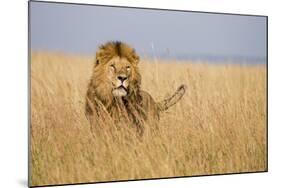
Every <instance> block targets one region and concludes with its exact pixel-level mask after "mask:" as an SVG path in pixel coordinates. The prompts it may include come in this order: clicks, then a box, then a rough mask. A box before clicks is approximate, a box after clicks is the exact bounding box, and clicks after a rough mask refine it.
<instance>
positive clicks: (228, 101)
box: [30, 52, 267, 186]
mask: <svg viewBox="0 0 281 188" xmlns="http://www.w3.org/2000/svg"><path fill="white" fill-rule="evenodd" d="M92 65H93V57H86V56H73V55H64V54H59V53H42V52H33V53H32V55H31V127H30V131H31V132H30V137H31V151H30V157H31V165H30V167H31V168H30V169H31V177H30V178H31V185H33V186H36V185H50V184H69V183H81V182H100V181H114V180H130V179H146V178H159V177H172V176H193V175H205V174H221V173H234V172H235V173H236V172H253V171H265V170H266V169H267V158H266V156H267V153H266V151H267V148H266V141H267V138H266V126H267V124H266V117H267V114H266V113H267V112H266V105H267V104H266V101H267V100H266V66H265V65H237V64H236V65H235V64H208V63H193V62H184V63H183V62H177V61H168V60H167V61H164V60H157V61H156V62H155V61H154V60H144V61H142V62H141V63H140V71H141V74H142V89H143V90H146V91H148V92H149V93H150V94H151V95H152V96H153V97H154V99H155V100H156V101H160V100H162V99H164V98H165V97H167V96H169V95H170V94H172V93H173V92H174V91H175V90H176V88H177V87H178V86H179V85H180V84H186V85H187V86H188V90H187V93H186V95H185V96H184V97H183V98H182V100H181V101H180V102H179V103H177V104H176V105H174V106H173V107H171V108H170V109H169V110H168V111H166V112H164V113H162V114H161V117H160V118H161V120H160V127H159V130H158V133H157V134H149V128H147V129H146V130H147V131H146V133H145V134H144V135H143V137H142V138H141V139H138V138H137V137H136V135H135V134H132V132H131V130H128V129H122V130H119V131H118V133H117V134H114V135H113V134H112V133H111V132H109V131H107V129H104V130H102V131H101V132H102V134H101V135H100V137H93V136H92V134H91V129H90V124H89V122H88V121H87V119H86V117H85V115H84V105H85V101H84V99H85V93H86V88H87V83H88V80H89V78H90V76H91V70H92ZM112 126H114V125H112Z"/></svg>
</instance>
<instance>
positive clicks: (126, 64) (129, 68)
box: [92, 42, 141, 101]
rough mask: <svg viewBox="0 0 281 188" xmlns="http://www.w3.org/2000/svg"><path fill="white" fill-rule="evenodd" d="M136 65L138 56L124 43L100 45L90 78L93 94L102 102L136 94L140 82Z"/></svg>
mask: <svg viewBox="0 0 281 188" xmlns="http://www.w3.org/2000/svg"><path fill="white" fill-rule="evenodd" d="M138 63H139V56H138V55H137V54H136V52H135V50H134V49H133V48H131V47H130V46H128V45H127V44H125V43H122V42H108V43H106V44H104V45H101V46H100V47H99V49H98V51H97V52H96V59H95V65H94V70H93V78H92V80H93V87H94V89H95V92H96V93H95V94H96V95H98V97H99V98H100V99H101V100H102V101H109V100H112V99H113V98H114V97H117V98H129V97H131V96H133V95H135V94H137V92H138V90H139V87H140V82H141V76H140V73H139V70H138Z"/></svg>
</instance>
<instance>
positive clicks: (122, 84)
mask: <svg viewBox="0 0 281 188" xmlns="http://www.w3.org/2000/svg"><path fill="white" fill-rule="evenodd" d="M139 61H140V58H139V56H138V55H137V53H136V51H135V49H133V48H132V47H130V46H129V45H128V44H126V43H124V42H120V41H110V42H107V43H105V44H103V45H101V46H100V47H99V48H98V50H97V52H96V56H95V63H94V67H93V72H92V76H91V79H90V82H89V84H88V89H87V93H86V106H85V114H86V117H87V119H89V120H90V124H91V127H92V128H93V127H95V126H100V125H102V124H104V122H106V121H108V120H109V119H110V120H112V121H113V123H114V124H118V123H119V122H121V121H123V122H126V124H128V123H130V124H131V125H133V126H134V127H136V128H137V132H139V133H140V134H142V133H143V131H144V124H146V123H148V124H157V122H158V121H159V118H160V113H161V112H163V111H165V110H167V109H168V108H170V107H171V106H173V105H174V104H176V103H177V102H178V101H179V100H180V99H181V98H182V96H183V95H184V93H185V91H186V85H181V86H180V87H179V88H178V89H177V91H176V92H175V93H174V94H173V95H172V96H171V97H169V98H167V99H165V100H163V101H161V102H156V101H155V100H154V99H153V98H152V96H151V95H150V94H149V93H148V92H146V91H143V90H141V74H140V71H139V68H138V64H139Z"/></svg>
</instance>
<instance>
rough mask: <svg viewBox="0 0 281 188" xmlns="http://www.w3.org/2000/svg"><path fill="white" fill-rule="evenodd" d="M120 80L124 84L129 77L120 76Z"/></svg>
mask: <svg viewBox="0 0 281 188" xmlns="http://www.w3.org/2000/svg"><path fill="white" fill-rule="evenodd" d="M117 78H118V80H120V81H121V82H124V81H125V80H126V79H127V76H123V75H122V76H118V77H117Z"/></svg>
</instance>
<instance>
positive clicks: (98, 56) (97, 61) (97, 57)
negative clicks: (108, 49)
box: [94, 52, 100, 66]
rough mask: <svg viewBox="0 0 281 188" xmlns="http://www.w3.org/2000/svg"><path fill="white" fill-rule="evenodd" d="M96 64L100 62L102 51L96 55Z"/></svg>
mask: <svg viewBox="0 0 281 188" xmlns="http://www.w3.org/2000/svg"><path fill="white" fill-rule="evenodd" d="M94 64H95V66H97V65H99V64H100V52H97V53H96V57H95V63H94Z"/></svg>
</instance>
